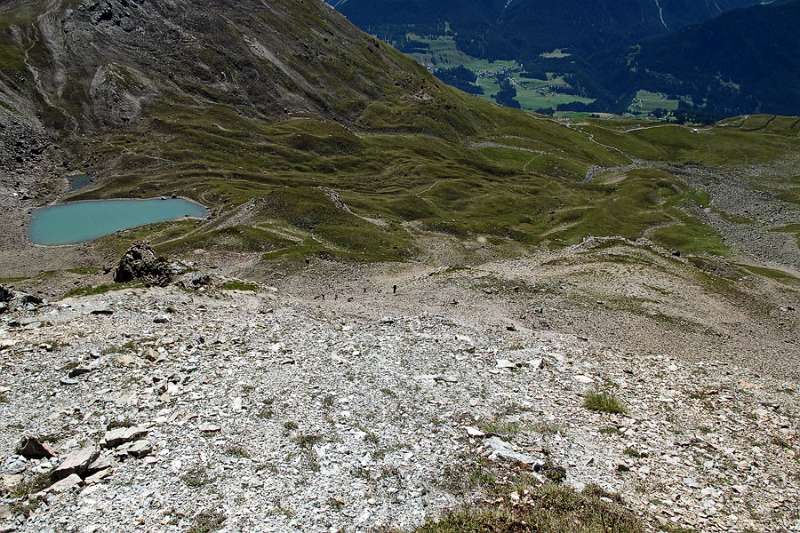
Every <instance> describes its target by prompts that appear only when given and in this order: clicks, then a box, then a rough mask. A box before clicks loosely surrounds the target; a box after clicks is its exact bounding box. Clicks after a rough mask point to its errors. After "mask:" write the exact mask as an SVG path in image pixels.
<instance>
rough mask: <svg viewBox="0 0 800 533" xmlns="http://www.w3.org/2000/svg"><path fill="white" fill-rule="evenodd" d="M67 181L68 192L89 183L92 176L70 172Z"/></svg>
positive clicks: (92, 180) (91, 180)
mask: <svg viewBox="0 0 800 533" xmlns="http://www.w3.org/2000/svg"><path fill="white" fill-rule="evenodd" d="M67 182H68V183H69V192H75V191H79V190H81V189H83V188H84V187H88V186H89V185H91V184H92V183H93V182H94V178H92V177H91V176H90V175H88V174H72V175H70V176H67Z"/></svg>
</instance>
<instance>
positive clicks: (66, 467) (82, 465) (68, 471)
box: [53, 446, 100, 480]
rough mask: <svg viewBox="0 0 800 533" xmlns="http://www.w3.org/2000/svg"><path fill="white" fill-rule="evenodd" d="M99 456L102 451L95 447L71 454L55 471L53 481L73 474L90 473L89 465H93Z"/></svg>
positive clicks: (88, 447)
mask: <svg viewBox="0 0 800 533" xmlns="http://www.w3.org/2000/svg"><path fill="white" fill-rule="evenodd" d="M99 455H100V450H98V449H97V448H95V447H94V446H87V447H85V448H81V449H80V450H76V451H74V452H72V453H70V454H69V455H67V456H66V457H65V458H64V460H63V461H62V462H61V464H60V465H58V467H56V469H55V470H54V471H53V479H57V480H60V479H64V478H66V477H69V476H71V475H72V474H78V475H84V474H86V473H87V472H88V471H89V465H91V464H92V463H93V462H94V461H95V459H97V457H98V456H99Z"/></svg>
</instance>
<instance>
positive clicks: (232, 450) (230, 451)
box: [224, 444, 250, 459]
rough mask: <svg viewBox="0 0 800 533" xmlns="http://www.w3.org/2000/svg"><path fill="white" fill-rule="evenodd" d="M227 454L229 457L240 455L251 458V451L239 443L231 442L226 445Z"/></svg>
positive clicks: (240, 456) (241, 457)
mask: <svg viewBox="0 0 800 533" xmlns="http://www.w3.org/2000/svg"><path fill="white" fill-rule="evenodd" d="M224 452H225V455H227V456H228V457H238V458H240V459H249V458H250V452H249V451H248V450H247V448H245V447H244V446H240V445H237V444H229V445H228V446H225V450H224Z"/></svg>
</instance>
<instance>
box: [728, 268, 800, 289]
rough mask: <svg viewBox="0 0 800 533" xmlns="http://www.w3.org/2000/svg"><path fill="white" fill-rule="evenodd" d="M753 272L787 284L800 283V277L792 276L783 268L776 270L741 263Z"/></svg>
mask: <svg viewBox="0 0 800 533" xmlns="http://www.w3.org/2000/svg"><path fill="white" fill-rule="evenodd" d="M739 266H741V267H742V268H744V269H745V270H747V271H748V272H750V273H751V274H755V275H757V276H761V277H763V278H767V279H771V280H774V281H777V282H780V283H783V284H785V285H800V279H798V278H796V277H795V276H792V275H791V274H789V273H788V272H784V271H783V270H776V269H774V268H767V267H759V266H752V265H739Z"/></svg>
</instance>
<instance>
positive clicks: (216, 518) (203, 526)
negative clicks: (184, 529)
mask: <svg viewBox="0 0 800 533" xmlns="http://www.w3.org/2000/svg"><path fill="white" fill-rule="evenodd" d="M226 519H227V517H226V516H225V515H224V514H223V513H221V512H219V511H203V512H201V513H200V514H198V515H197V516H195V517H194V523H193V524H192V527H190V528H189V531H188V533H211V532H212V531H218V530H220V529H222V526H223V525H224V524H225V520H226Z"/></svg>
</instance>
